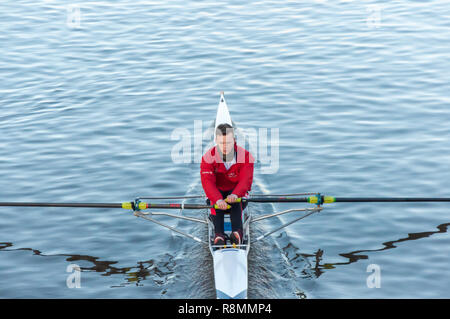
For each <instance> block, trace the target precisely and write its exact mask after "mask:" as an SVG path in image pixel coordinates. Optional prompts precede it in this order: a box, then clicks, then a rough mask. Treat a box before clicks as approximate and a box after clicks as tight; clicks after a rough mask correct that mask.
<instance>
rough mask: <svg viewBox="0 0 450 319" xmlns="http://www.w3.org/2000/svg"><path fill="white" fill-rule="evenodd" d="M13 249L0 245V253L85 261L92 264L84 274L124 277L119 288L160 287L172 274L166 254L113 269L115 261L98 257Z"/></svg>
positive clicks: (8, 244)
mask: <svg viewBox="0 0 450 319" xmlns="http://www.w3.org/2000/svg"><path fill="white" fill-rule="evenodd" d="M11 247H14V245H13V243H9V242H4V243H0V252H1V251H31V252H33V255H38V256H43V257H58V256H59V257H66V261H68V262H71V263H73V262H80V261H87V262H89V263H91V264H92V266H91V267H86V266H85V267H81V266H80V269H81V271H85V272H98V273H101V275H102V276H111V275H125V283H123V284H121V285H119V286H112V288H113V287H123V286H124V285H129V284H135V285H136V286H140V285H142V282H143V281H145V280H147V279H149V278H150V279H152V280H153V281H154V282H155V283H156V284H158V285H162V284H164V283H165V282H166V278H167V277H168V276H170V275H171V274H173V272H174V271H173V267H174V263H173V256H171V255H169V254H166V255H165V256H164V258H163V260H158V261H155V260H153V259H150V260H147V261H138V262H137V264H136V265H135V266H130V267H115V266H114V264H117V263H118V262H117V261H109V260H99V259H100V257H94V256H88V255H77V254H74V255H71V254H52V255H48V254H43V253H42V252H41V251H39V250H37V249H32V248H11Z"/></svg>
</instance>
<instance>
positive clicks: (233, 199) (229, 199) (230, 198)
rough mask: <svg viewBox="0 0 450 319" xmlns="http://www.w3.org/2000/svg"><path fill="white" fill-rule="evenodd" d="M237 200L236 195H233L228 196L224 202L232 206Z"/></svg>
mask: <svg viewBox="0 0 450 319" xmlns="http://www.w3.org/2000/svg"><path fill="white" fill-rule="evenodd" d="M237 199H238V197H237V195H235V194H230V195H228V196H227V198H226V199H225V201H226V202H227V203H230V204H232V203H236V200H237Z"/></svg>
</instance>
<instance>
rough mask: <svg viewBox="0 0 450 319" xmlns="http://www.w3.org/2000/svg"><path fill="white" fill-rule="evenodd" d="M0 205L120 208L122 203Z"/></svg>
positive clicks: (2, 204) (3, 204) (15, 205)
mask: <svg viewBox="0 0 450 319" xmlns="http://www.w3.org/2000/svg"><path fill="white" fill-rule="evenodd" d="M0 206H10V207H83V208H122V203H18V202H0Z"/></svg>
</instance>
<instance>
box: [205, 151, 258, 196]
mask: <svg viewBox="0 0 450 319" xmlns="http://www.w3.org/2000/svg"><path fill="white" fill-rule="evenodd" d="M234 151H235V152H236V155H237V156H236V163H235V164H233V165H232V166H231V167H230V168H229V169H228V170H227V169H226V168H225V165H224V164H223V160H222V158H221V156H220V154H219V152H217V150H216V146H214V147H212V148H211V149H210V150H208V151H207V152H206V153H205V155H203V157H202V163H201V164H200V176H201V180H202V186H203V190H204V191H205V194H206V196H207V197H208V198H209V200H210V201H211V204H215V203H216V202H217V201H218V200H219V199H223V198H222V194H221V193H220V192H219V190H221V191H230V190H233V191H232V194H235V195H237V196H238V197H242V196H244V195H245V194H246V193H247V192H248V191H250V190H251V188H252V182H253V167H254V162H255V160H254V158H253V156H252V154H251V153H250V152H248V151H247V150H246V149H244V148H242V147H240V146H238V145H237V144H236V143H234Z"/></svg>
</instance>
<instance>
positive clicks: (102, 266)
mask: <svg viewBox="0 0 450 319" xmlns="http://www.w3.org/2000/svg"><path fill="white" fill-rule="evenodd" d="M449 225H450V223H445V224H441V225H439V226H437V230H436V231H426V232H419V233H410V234H408V236H407V237H404V238H400V239H397V240H392V241H386V242H383V243H382V245H383V247H382V248H379V249H365V250H364V249H362V250H356V251H352V252H348V253H342V254H339V255H340V256H342V257H345V258H347V259H348V261H346V262H339V263H324V262H323V261H322V257H323V250H322V249H318V250H317V251H316V252H315V253H313V254H306V253H301V252H300V249H299V248H297V247H296V246H295V245H293V244H292V243H291V242H290V240H289V238H288V237H286V236H285V235H282V234H281V235H280V236H278V237H277V241H278V242H279V243H282V245H281V252H282V254H283V256H284V258H285V261H286V266H287V267H286V269H284V270H282V269H281V268H279V266H277V265H279V263H278V262H279V261H278V262H277V261H276V260H272V259H273V258H269V259H267V258H266V257H267V256H272V257H273V254H272V253H271V252H270V250H271V248H270V247H268V246H267V245H254V246H253V247H252V249H251V250H250V251H251V253H250V255H249V297H250V298H268V297H273V296H276V295H278V294H280V296H279V297H281V298H285V297H287V298H290V296H294V297H296V298H306V295H305V293H304V292H303V291H302V289H300V288H299V287H298V286H297V285H296V284H295V280H294V279H314V278H318V277H320V276H321V275H322V274H323V273H324V272H325V271H326V270H330V269H334V268H336V266H341V265H349V264H352V263H355V262H357V261H359V260H361V259H362V260H365V259H368V258H369V256H368V255H367V254H362V253H370V252H379V251H384V250H388V249H393V248H396V247H397V246H396V244H397V243H401V242H405V241H412V240H419V239H422V238H427V237H430V236H432V235H434V234H439V233H446V232H447V229H448V226H449ZM256 232H258V230H257V231H256ZM252 233H253V234H254V230H253V231H252ZM187 250H189V249H187ZM194 250H195V251H194ZM194 250H192V247H191V250H190V251H189V252H186V256H185V257H186V259H189V258H188V256H187V255H190V256H192V255H197V256H199V257H200V259H201V260H202V263H201V265H199V264H198V263H195V265H190V264H186V265H177V263H176V262H175V257H174V256H172V255H170V254H168V253H166V254H165V255H164V256H162V257H161V258H158V259H157V260H154V259H150V260H146V261H138V262H136V264H135V265H132V266H126V267H117V266H115V264H117V263H118V261H110V260H99V259H100V257H94V256H88V255H79V254H44V253H42V252H41V251H39V250H37V249H32V248H15V247H14V244H13V243H11V242H2V243H0V252H2V251H30V252H32V254H33V255H37V256H43V257H55V256H60V257H64V258H65V260H66V261H67V262H70V263H74V262H75V263H77V262H78V263H79V262H88V263H90V264H91V265H90V266H89V265H88V266H80V268H81V271H84V272H97V273H100V274H101V275H102V276H111V275H122V276H123V277H124V282H123V283H122V284H119V285H115V286H111V288H116V287H125V286H127V285H136V286H143V285H144V281H146V280H150V281H151V282H153V283H155V284H156V285H157V286H166V285H167V284H169V282H170V278H172V277H173V276H175V272H176V270H175V267H177V266H178V267H181V268H182V272H185V271H186V272H188V273H190V274H189V275H187V276H188V277H189V280H187V278H183V275H182V277H178V279H179V280H181V281H183V280H184V281H186V280H187V281H188V283H187V282H185V283H184V284H186V285H187V286H186V287H187V291H184V292H183V293H186V294H187V295H188V296H189V297H188V298H214V297H215V293H214V287H213V285H211V283H212V282H213V277H212V274H211V273H210V272H207V273H208V275H207V276H205V272H204V271H202V272H196V271H195V269H198V268H199V267H200V269H206V268H212V264H211V263H212V260H211V258H210V257H207V255H208V254H209V251H208V250H207V249H205V248H200V247H197V248H195V249H194ZM192 262H194V261H192ZM179 271H180V270H178V272H179ZM280 280H281V281H285V283H284V284H283V285H282V286H280V287H278V286H277V284H276V283H277V282H278V281H280ZM286 281H287V282H291V286H290V288H291V289H288V290H290V292H289V293H288V294H287V295H286V288H287V287H286V285H287V283H286ZM303 283H304V282H303ZM179 284H181V285H183V283H182V282H179ZM194 287H196V288H195V289H194ZM172 288H174V287H172ZM179 288H180V287H179ZM170 290H171V289H170V286H167V287H165V289H164V290H163V291H161V294H162V295H165V294H166V293H169V292H170ZM173 293H176V292H172V293H170V294H169V296H168V297H169V298H171V297H170V296H171V294H173ZM199 295H201V296H200V297H199ZM174 296H175V295H174ZM174 296H172V297H174Z"/></svg>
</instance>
